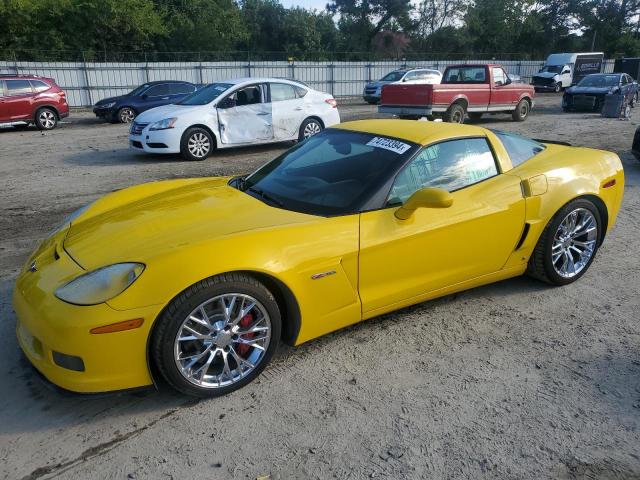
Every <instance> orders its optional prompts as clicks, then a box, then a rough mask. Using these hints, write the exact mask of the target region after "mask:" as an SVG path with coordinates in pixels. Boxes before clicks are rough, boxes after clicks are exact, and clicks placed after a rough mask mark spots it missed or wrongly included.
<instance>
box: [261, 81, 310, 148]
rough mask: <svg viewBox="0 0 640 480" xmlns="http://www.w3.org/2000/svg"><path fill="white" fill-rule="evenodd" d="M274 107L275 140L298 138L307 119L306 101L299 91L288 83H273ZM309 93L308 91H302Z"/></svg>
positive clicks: (271, 90)
mask: <svg viewBox="0 0 640 480" xmlns="http://www.w3.org/2000/svg"><path fill="white" fill-rule="evenodd" d="M269 86H270V93H271V104H272V105H273V135H274V138H275V140H291V139H293V138H298V130H299V129H300V125H301V124H302V121H303V120H304V119H305V118H306V108H305V100H304V98H303V97H302V96H300V95H299V94H298V91H297V89H296V88H295V87H294V86H293V85H291V84H288V83H271V84H270V85H269ZM300 91H301V92H304V93H305V94H306V93H307V91H306V90H304V89H300Z"/></svg>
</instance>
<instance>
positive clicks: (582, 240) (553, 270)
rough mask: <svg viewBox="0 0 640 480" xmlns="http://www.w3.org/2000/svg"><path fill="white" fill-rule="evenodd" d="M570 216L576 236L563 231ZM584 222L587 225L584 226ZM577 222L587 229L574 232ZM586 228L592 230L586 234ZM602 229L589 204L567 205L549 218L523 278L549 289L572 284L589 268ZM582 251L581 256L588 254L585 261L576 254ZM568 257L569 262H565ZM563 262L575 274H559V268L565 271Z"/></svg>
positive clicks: (581, 200) (573, 203)
mask: <svg viewBox="0 0 640 480" xmlns="http://www.w3.org/2000/svg"><path fill="white" fill-rule="evenodd" d="M573 214H576V215H577V221H576V223H575V225H576V232H577V233H574V234H572V233H571V231H570V230H571V229H566V228H565V227H566V223H565V222H567V219H570V216H571V215H573ZM586 219H588V220H586ZM587 221H588V222H590V223H589V224H587ZM581 222H584V223H585V225H587V227H588V228H587V227H585V228H584V229H579V228H577V227H579V226H580V224H581ZM569 225H570V222H569ZM589 225H592V226H593V228H594V230H589V228H591V227H589ZM602 228H603V227H602V220H601V218H600V212H599V211H598V209H597V208H596V206H595V205H594V204H593V202H591V201H589V200H586V199H582V198H580V199H577V200H573V201H571V202H569V203H567V204H566V205H565V206H564V207H562V208H561V209H560V210H559V211H558V212H557V213H556V214H555V215H554V216H553V218H552V219H551V220H550V221H549V223H548V224H547V226H546V227H545V229H544V230H543V232H542V234H541V235H540V238H539V240H538V244H537V245H536V248H535V249H534V251H533V253H532V254H531V258H530V259H529V265H528V266H527V274H528V275H530V276H531V277H534V278H537V279H538V280H541V281H543V282H546V283H549V284H551V285H567V284H569V283H572V282H575V281H576V280H578V279H579V278H580V277H581V276H582V275H584V273H585V272H586V271H587V270H588V268H589V267H590V266H591V263H592V262H593V259H594V258H595V256H596V253H597V251H598V247H599V246H600V242H601V241H602V234H603V232H602ZM587 230H588V232H587ZM581 232H582V233H581ZM574 242H577V243H574ZM587 244H589V245H590V246H589V247H588V248H587V247H583V246H582V245H587ZM582 248H585V252H586V251H587V250H590V252H588V258H587V257H586V256H581V255H579V252H578V250H579V249H582ZM569 256H570V257H571V259H570V260H568V259H569ZM565 262H568V263H569V265H571V266H574V267H576V271H575V272H572V271H570V270H571V269H570V268H568V269H567V271H566V272H564V273H563V271H562V270H563V267H566V263H565ZM578 267H579V268H578Z"/></svg>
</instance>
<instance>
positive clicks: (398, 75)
mask: <svg viewBox="0 0 640 480" xmlns="http://www.w3.org/2000/svg"><path fill="white" fill-rule="evenodd" d="M405 73H407V72H391V73H387V74H386V75H385V76H384V77H382V78H381V79H380V81H381V82H398V81H400V80H402V77H404V74H405Z"/></svg>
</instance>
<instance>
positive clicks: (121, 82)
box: [0, 52, 613, 107]
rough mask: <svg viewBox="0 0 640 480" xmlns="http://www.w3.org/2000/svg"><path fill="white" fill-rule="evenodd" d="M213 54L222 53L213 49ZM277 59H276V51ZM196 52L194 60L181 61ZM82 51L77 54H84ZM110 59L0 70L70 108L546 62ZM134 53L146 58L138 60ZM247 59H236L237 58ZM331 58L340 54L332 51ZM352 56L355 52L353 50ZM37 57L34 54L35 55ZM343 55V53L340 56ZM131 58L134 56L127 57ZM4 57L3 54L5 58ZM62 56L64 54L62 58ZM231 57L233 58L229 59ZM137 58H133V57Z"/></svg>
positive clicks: (516, 69) (522, 70)
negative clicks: (178, 91) (240, 84)
mask: <svg viewBox="0 0 640 480" xmlns="http://www.w3.org/2000/svg"><path fill="white" fill-rule="evenodd" d="M215 53H216V55H218V54H220V52H215ZM276 53H277V55H279V56H280V59H275V58H276V57H277V55H276ZM196 54H197V55H200V57H201V59H200V60H197V61H186V60H184V61H181V60H179V59H178V58H179V56H180V55H182V56H183V58H193V56H194V55H196ZM83 55H84V54H81V56H83ZM110 55H111V56H110V57H108V58H109V59H110V61H108V62H105V61H94V60H89V59H88V58H86V55H84V56H85V58H82V59H80V60H76V61H69V60H68V59H69V55H68V54H66V53H65V56H64V58H66V59H67V60H66V61H52V60H51V53H49V57H48V58H49V60H47V61H38V60H30V61H20V60H17V59H15V58H14V59H9V60H4V61H0V74H3V73H4V74H34V75H40V76H42V77H49V78H53V79H55V80H56V82H57V83H58V84H59V85H60V86H61V87H62V88H63V89H64V90H65V91H66V92H67V98H68V101H69V104H70V105H71V106H72V107H87V106H91V105H93V104H94V103H95V102H97V101H98V100H100V99H102V98H105V97H112V96H116V95H122V94H124V93H127V92H129V91H131V90H132V89H134V88H135V87H137V86H138V85H140V84H143V83H145V82H151V81H156V80H185V81H189V82H192V83H195V84H206V83H211V82H215V81H219V80H224V79H229V78H239V77H280V78H291V79H296V80H301V81H303V82H305V83H306V84H308V85H309V86H310V87H312V88H315V89H318V90H322V91H325V92H328V93H331V94H332V95H334V96H335V97H337V98H343V99H344V98H349V97H360V96H361V94H362V90H363V88H364V85H365V84H366V83H367V82H370V81H372V80H377V79H379V78H381V77H383V76H384V75H385V74H387V73H388V72H389V71H391V70H395V69H398V68H413V67H423V68H434V69H437V70H440V71H443V70H444V69H445V68H446V66H447V65H451V64H456V63H487V62H492V63H500V64H502V65H503V66H504V68H505V69H506V70H507V72H508V73H511V74H517V75H520V77H521V78H522V81H523V82H529V81H530V80H531V75H533V74H534V73H536V72H537V71H538V70H539V69H540V68H541V67H542V65H543V64H544V61H543V60H514V59H511V58H495V57H493V56H488V55H487V56H486V57H482V56H478V57H475V58H468V57H467V58H433V57H437V56H435V55H432V58H428V57H429V55H428V54H424V55H423V58H413V57H410V58H407V57H406V56H405V57H403V58H400V59H396V60H380V61H373V60H347V59H343V60H336V59H335V58H332V59H330V60H316V61H299V60H296V59H295V58H294V57H290V58H286V59H282V57H283V56H284V55H286V54H284V53H283V52H273V55H272V56H273V57H274V59H265V58H264V56H261V57H260V58H261V60H254V59H252V55H249V54H248V53H247V52H227V53H225V54H224V55H226V56H227V58H228V59H218V60H216V61H214V60H211V59H210V58H211V56H212V55H210V54H206V53H205V52H196V53H194V52H184V53H182V54H180V52H172V53H167V54H161V53H155V54H140V53H135V54H131V56H130V57H127V61H113V60H112V59H113V58H115V57H122V58H124V57H125V55H124V54H110ZM136 55H143V57H146V58H145V59H144V60H142V61H138V60H139V58H138V57H136ZM240 55H244V56H245V58H244V59H242V60H239V59H238V57H239V56H240ZM332 55H333V56H334V57H339V55H336V54H332ZM351 55H353V56H355V55H356V54H355V53H353V52H352V53H351ZM34 56H35V55H34ZM341 56H342V57H343V58H344V57H346V53H345V54H344V55H341ZM131 57H133V58H131ZM5 58H6V57H5ZM60 58H63V57H62V56H61V57H60ZM232 58H235V59H232ZM134 60H135V61H134ZM603 71H605V72H611V71H613V60H607V61H606V62H605V64H604V68H603Z"/></svg>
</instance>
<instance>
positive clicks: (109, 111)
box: [93, 106, 115, 118]
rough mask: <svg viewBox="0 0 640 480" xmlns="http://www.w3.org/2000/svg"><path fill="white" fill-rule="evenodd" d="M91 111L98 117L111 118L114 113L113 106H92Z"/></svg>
mask: <svg viewBox="0 0 640 480" xmlns="http://www.w3.org/2000/svg"><path fill="white" fill-rule="evenodd" d="M93 113H94V114H95V116H96V117H98V118H111V117H113V115H114V114H115V112H114V110H113V108H104V107H99V106H97V107H93Z"/></svg>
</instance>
